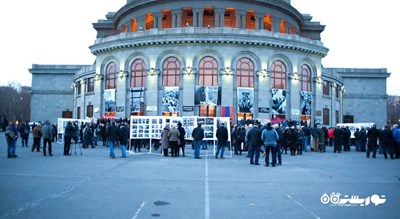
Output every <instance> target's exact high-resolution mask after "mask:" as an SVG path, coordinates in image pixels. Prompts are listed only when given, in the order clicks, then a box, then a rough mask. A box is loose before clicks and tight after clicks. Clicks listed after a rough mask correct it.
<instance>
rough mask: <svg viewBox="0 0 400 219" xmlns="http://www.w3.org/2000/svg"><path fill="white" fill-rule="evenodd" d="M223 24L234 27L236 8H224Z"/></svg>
mask: <svg viewBox="0 0 400 219" xmlns="http://www.w3.org/2000/svg"><path fill="white" fill-rule="evenodd" d="M224 26H225V27H232V28H236V10H235V9H234V8H227V9H225V14H224Z"/></svg>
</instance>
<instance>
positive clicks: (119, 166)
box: [0, 133, 400, 219]
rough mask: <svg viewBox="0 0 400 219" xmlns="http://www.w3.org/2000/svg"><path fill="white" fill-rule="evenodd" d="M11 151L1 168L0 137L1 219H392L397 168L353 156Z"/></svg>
mask: <svg viewBox="0 0 400 219" xmlns="http://www.w3.org/2000/svg"><path fill="white" fill-rule="evenodd" d="M30 143H32V139H31V140H30ZM17 145H18V146H17V154H18V156H19V157H18V158H15V159H8V158H6V143H5V139H4V133H0V203H1V204H0V218H41V219H42V218H52V219H54V218H61V219H63V218H85V219H86V218H115V219H117V218H118V219H120V218H126V219H128V218H129V219H131V218H132V219H135V218H174V219H175V218H192V219H197V218H205V219H208V218H218V219H220V218H252V219H253V218H254V219H257V218H353V219H355V218H363V219H366V218H400V209H399V206H400V160H390V159H389V160H385V159H383V156H382V155H378V158H376V159H372V158H370V159H367V158H365V154H364V153H359V152H355V151H354V148H352V151H351V152H342V153H341V154H334V153H333V152H332V148H329V147H328V151H327V152H326V153H313V152H306V153H303V155H302V156H290V155H288V154H286V155H283V165H282V166H279V167H276V168H272V167H265V166H264V165H263V164H264V162H261V164H262V165H260V166H255V165H250V164H249V161H248V159H247V158H246V156H245V155H242V156H235V155H234V156H233V157H229V156H227V157H226V159H224V160H220V159H215V158H214V157H213V156H212V155H211V154H212V150H208V151H202V152H201V153H202V154H201V156H202V159H200V160H195V159H194V158H193V156H191V155H193V151H192V149H191V148H190V147H186V151H187V156H186V157H177V158H173V157H163V156H161V155H160V154H157V151H156V153H155V154H148V153H141V154H133V153H130V154H129V156H128V157H127V158H119V157H117V158H116V159H109V156H108V148H107V147H103V146H98V147H97V148H95V149H82V153H83V154H82V155H80V152H79V148H77V153H76V155H75V153H73V155H72V156H62V148H63V145H62V144H54V146H53V148H54V149H53V150H54V153H53V154H54V156H53V157H48V156H47V157H44V156H43V155H42V153H38V152H31V150H30V148H26V147H24V148H22V147H21V143H20V142H18V144H17ZM226 153H228V154H230V151H226ZM116 154H117V155H120V150H119V149H116ZM245 154H246V153H245ZM339 193H340V195H339ZM324 194H325V195H324Z"/></svg>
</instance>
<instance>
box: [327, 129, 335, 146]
mask: <svg viewBox="0 0 400 219" xmlns="http://www.w3.org/2000/svg"><path fill="white" fill-rule="evenodd" d="M333 131H334V129H333V128H332V127H330V128H329V129H328V138H329V146H331V147H332V146H333V139H335V136H334V135H333Z"/></svg>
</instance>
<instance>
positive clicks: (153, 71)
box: [146, 68, 160, 76]
mask: <svg viewBox="0 0 400 219" xmlns="http://www.w3.org/2000/svg"><path fill="white" fill-rule="evenodd" d="M146 74H147V75H149V76H154V75H159V74H160V70H158V69H155V68H150V69H148V70H147V71H146Z"/></svg>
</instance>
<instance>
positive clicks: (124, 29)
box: [122, 24, 126, 33]
mask: <svg viewBox="0 0 400 219" xmlns="http://www.w3.org/2000/svg"><path fill="white" fill-rule="evenodd" d="M122 32H123V33H126V24H123V25H122Z"/></svg>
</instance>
